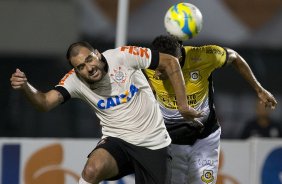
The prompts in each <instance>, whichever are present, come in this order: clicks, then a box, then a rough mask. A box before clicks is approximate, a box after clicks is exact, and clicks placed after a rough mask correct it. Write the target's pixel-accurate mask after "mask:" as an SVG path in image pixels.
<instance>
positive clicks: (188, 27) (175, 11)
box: [164, 3, 203, 41]
mask: <svg viewBox="0 0 282 184" xmlns="http://www.w3.org/2000/svg"><path fill="white" fill-rule="evenodd" d="M164 26H165V28H166V31H167V32H168V33H169V34H170V35H173V36H175V37H177V38H178V39H179V40H182V41H184V40H187V39H191V38H193V37H195V36H197V35H198V34H199V32H200V31H201V29H202V26H203V16H202V13H201V11H200V10H199V9H198V8H197V7H196V6H195V5H193V4H191V3H178V4H175V5H173V6H171V7H170V8H169V9H168V11H167V12H166V15H165V18H164Z"/></svg>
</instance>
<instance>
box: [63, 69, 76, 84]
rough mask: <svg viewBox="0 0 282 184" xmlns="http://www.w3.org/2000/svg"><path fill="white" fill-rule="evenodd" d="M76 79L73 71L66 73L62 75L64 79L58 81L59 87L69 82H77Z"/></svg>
mask: <svg viewBox="0 0 282 184" xmlns="http://www.w3.org/2000/svg"><path fill="white" fill-rule="evenodd" d="M77 80H78V77H77V75H76V73H75V70H74V69H71V70H70V71H69V72H68V73H66V74H65V75H64V77H63V78H62V79H61V80H60V82H59V85H62V86H63V85H64V84H65V83H66V82H69V81H77Z"/></svg>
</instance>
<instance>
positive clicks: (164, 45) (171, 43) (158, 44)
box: [152, 35, 182, 58]
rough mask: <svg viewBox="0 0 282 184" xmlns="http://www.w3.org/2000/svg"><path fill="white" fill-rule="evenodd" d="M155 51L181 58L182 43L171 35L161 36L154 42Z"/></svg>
mask: <svg viewBox="0 0 282 184" xmlns="http://www.w3.org/2000/svg"><path fill="white" fill-rule="evenodd" d="M152 46H153V49H156V50H158V51H159V52H161V53H165V54H170V55H172V56H174V57H177V58H181V57H182V53H181V48H182V43H180V42H179V41H178V40H177V38H175V37H174V36H171V35H161V36H158V37H156V38H155V39H154V40H153V42H152Z"/></svg>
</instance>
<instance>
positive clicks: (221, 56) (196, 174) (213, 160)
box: [145, 36, 277, 184]
mask: <svg viewBox="0 0 282 184" xmlns="http://www.w3.org/2000/svg"><path fill="white" fill-rule="evenodd" d="M153 47H154V49H157V50H158V51H159V52H162V53H167V54H171V55H174V56H175V57H177V58H179V62H180V65H181V68H182V73H183V76H184V79H185V85H186V95H187V100H188V105H189V106H190V107H191V108H194V109H195V110H196V111H198V112H201V113H202V115H203V116H202V117H200V118H195V119H193V120H192V121H200V122H201V123H202V124H203V125H204V128H202V129H199V128H196V127H193V126H191V122H189V120H186V119H184V118H183V117H182V116H181V114H180V113H179V111H178V107H177V105H176V97H175V94H174V91H173V88H172V86H171V83H170V81H169V79H168V75H167V74H166V73H161V72H159V71H153V70H150V69H146V70H145V75H146V76H147V78H148V79H149V82H150V84H151V87H152V89H153V90H154V91H155V95H156V98H157V100H158V102H159V104H160V108H161V110H162V113H163V116H164V119H165V123H166V127H167V129H168V131H169V134H170V136H171V138H172V156H173V165H172V169H173V170H172V183H173V184H179V183H189V184H199V183H203V182H204V183H216V176H217V171H218V158H219V142H220V134H221V128H220V125H219V123H218V121H217V118H216V113H215V109H214V102H213V83H212V73H213V72H214V71H215V70H216V69H218V68H222V67H224V66H226V65H229V64H232V65H234V66H235V68H237V69H238V71H239V73H240V74H241V75H242V76H243V77H244V79H245V80H246V81H247V82H249V83H250V85H251V86H252V87H253V88H254V90H255V91H256V92H257V95H258V97H259V99H260V100H261V101H262V102H263V103H265V105H266V106H270V107H272V108H275V105H276V104H277V102H276V100H275V98H274V97H273V95H272V94H271V93H269V92H268V91H267V90H265V89H264V88H263V87H262V86H261V85H260V83H259V82H258V81H257V79H256V77H255V76H254V74H253V72H252V70H251V69H250V67H249V65H248V64H247V63H246V61H245V60H244V59H243V58H242V57H241V56H240V55H239V54H238V53H236V52H235V51H234V50H232V49H229V48H223V47H220V46H217V45H207V46H202V47H192V46H182V45H181V44H180V43H179V42H178V41H177V40H176V39H175V38H174V37H171V36H159V37H157V38H156V39H155V40H154V41H153Z"/></svg>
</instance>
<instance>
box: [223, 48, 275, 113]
mask: <svg viewBox="0 0 282 184" xmlns="http://www.w3.org/2000/svg"><path fill="white" fill-rule="evenodd" d="M227 52H228V55H229V58H228V61H227V62H228V63H232V65H233V66H234V67H235V68H236V69H237V71H238V72H239V73H240V74H241V76H243V78H244V79H245V80H246V81H247V82H248V83H249V84H250V85H251V86H252V88H253V89H254V90H255V91H256V93H257V95H258V97H259V98H260V100H261V102H263V103H265V105H266V106H269V107H271V108H272V109H274V108H275V106H276V105H277V101H276V99H275V98H274V96H273V95H272V94H271V93H270V92H269V91H267V90H266V89H264V88H263V87H262V86H261V84H260V83H259V82H258V80H257V79H256V77H255V75H254V73H253V72H252V70H251V68H250V66H249V65H248V63H247V62H246V61H245V60H244V58H243V57H242V56H240V55H239V54H238V53H237V52H235V51H234V50H232V49H227Z"/></svg>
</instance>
